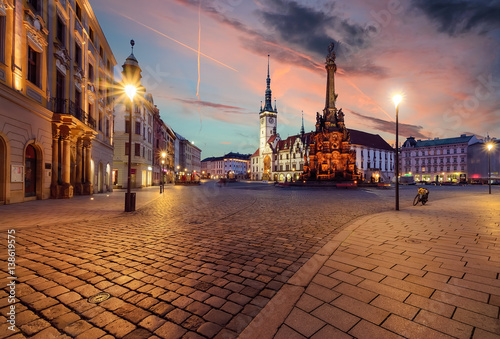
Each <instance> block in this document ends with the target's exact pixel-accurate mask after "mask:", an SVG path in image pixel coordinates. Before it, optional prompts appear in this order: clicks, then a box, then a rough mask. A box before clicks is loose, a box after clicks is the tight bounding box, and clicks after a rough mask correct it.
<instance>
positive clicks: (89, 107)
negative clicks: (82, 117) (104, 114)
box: [87, 103, 94, 117]
mask: <svg viewBox="0 0 500 339" xmlns="http://www.w3.org/2000/svg"><path fill="white" fill-rule="evenodd" d="M87 113H88V114H89V117H92V116H93V115H94V114H93V113H94V107H93V106H92V104H91V103H89V105H88V112H87Z"/></svg>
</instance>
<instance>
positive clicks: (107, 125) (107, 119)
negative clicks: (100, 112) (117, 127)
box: [106, 118, 109, 137]
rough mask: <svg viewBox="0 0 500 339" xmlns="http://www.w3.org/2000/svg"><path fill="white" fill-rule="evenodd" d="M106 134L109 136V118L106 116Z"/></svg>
mask: <svg viewBox="0 0 500 339" xmlns="http://www.w3.org/2000/svg"><path fill="white" fill-rule="evenodd" d="M106 136H107V137H109V118H106Z"/></svg>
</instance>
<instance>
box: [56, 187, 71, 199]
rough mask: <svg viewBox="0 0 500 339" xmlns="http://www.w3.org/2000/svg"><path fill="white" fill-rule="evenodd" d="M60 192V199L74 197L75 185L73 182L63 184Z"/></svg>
mask: <svg viewBox="0 0 500 339" xmlns="http://www.w3.org/2000/svg"><path fill="white" fill-rule="evenodd" d="M59 194H60V195H59V198H60V199H70V198H73V186H72V185H71V184H62V186H60V192H59Z"/></svg>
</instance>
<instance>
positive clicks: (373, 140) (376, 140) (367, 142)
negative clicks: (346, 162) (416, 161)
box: [349, 129, 394, 152]
mask: <svg viewBox="0 0 500 339" xmlns="http://www.w3.org/2000/svg"><path fill="white" fill-rule="evenodd" d="M349 132H350V133H351V144H352V145H360V146H365V147H370V148H377V149H383V150H387V151H393V152H394V148H392V147H391V146H390V145H389V144H388V143H387V142H386V141H385V140H384V139H382V137H381V136H380V135H378V134H371V133H366V132H362V131H357V130H355V129H349Z"/></svg>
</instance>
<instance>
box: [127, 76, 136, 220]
mask: <svg viewBox="0 0 500 339" xmlns="http://www.w3.org/2000/svg"><path fill="white" fill-rule="evenodd" d="M136 92H137V88H136V87H135V86H133V85H127V86H125V93H127V96H128V97H129V98H130V114H129V127H130V128H129V130H128V170H127V175H128V177H127V193H126V194H125V212H133V211H134V210H135V203H132V194H131V193H130V185H131V176H132V174H131V173H132V169H131V165H132V114H133V106H134V96H135V93H136Z"/></svg>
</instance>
